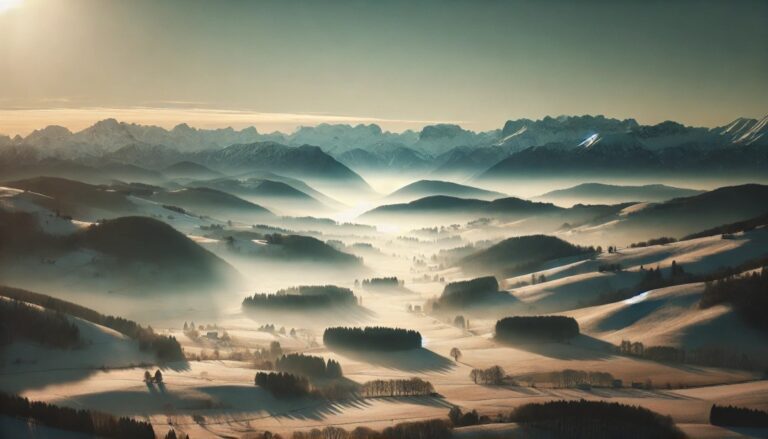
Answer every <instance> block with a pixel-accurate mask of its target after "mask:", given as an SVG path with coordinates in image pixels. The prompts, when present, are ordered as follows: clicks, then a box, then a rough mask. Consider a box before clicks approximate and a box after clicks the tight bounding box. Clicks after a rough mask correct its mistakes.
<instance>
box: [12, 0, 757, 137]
mask: <svg viewBox="0 0 768 439" xmlns="http://www.w3.org/2000/svg"><path fill="white" fill-rule="evenodd" d="M766 23H768V2H766V1H761V0H756V1H747V0H744V1H709V0H696V1H692V0H691V1H688V0H686V1H672V0H650V1H621V0H593V1H558V0H535V1H534V0H526V1H501V0H475V1H472V0H429V1H426V0H425V1H410V0H409V1H405V0H402V1H399V0H391V1H373V0H370V1H365V0H337V1H319V0H304V1H298V0H297V1H293V0H262V1H259V0H216V1H214V0H0V133H5V134H11V135H13V134H17V133H27V132H29V131H31V130H32V129H34V128H39V127H42V126H45V125H48V124H60V125H64V126H68V127H70V128H72V129H79V128H82V127H84V126H87V125H90V124H92V123H93V122H95V121H96V120H99V119H103V118H106V117H115V118H117V119H119V120H125V121H129V122H140V123H156V124H159V125H163V126H169V127H170V126H173V125H175V124H177V123H181V122H188V123H189V124H190V125H193V126H199V127H219V126H230V125H231V126H235V127H244V126H248V125H255V126H256V127H257V129H259V131H261V132H269V131H273V130H275V129H280V130H284V131H285V130H291V129H293V128H295V127H296V126H297V125H314V124H317V123H320V122H332V123H334V122H341V123H379V124H380V125H381V126H382V127H384V128H385V129H391V130H396V131H399V130H402V129H407V128H419V127H421V126H423V125H425V124H429V123H435V122H453V123H460V124H461V125H462V126H465V127H467V128H470V129H475V130H485V129H492V128H499V127H501V126H502V125H503V123H504V121H506V120H507V119H516V118H522V117H527V118H541V117H543V116H546V115H551V116H557V115H562V114H605V115H606V116H610V117H618V118H628V117H632V118H635V119H637V120H638V121H639V122H641V123H656V122H660V121H663V120H668V119H672V120H677V121H680V122H683V123H686V124H689V125H697V126H716V125H722V124H725V123H727V122H728V121H730V120H732V119H735V118H736V117H739V116H746V117H756V118H759V117H763V116H765V115H766V114H768V105H766V103H767V102H768V79H766V78H768V26H766Z"/></svg>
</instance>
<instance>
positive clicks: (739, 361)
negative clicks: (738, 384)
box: [617, 340, 761, 370]
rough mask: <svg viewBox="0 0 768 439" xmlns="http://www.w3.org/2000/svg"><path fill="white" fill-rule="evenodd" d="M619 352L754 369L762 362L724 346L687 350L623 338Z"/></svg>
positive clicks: (700, 363) (676, 361) (653, 358)
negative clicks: (647, 344) (646, 344)
mask: <svg viewBox="0 0 768 439" xmlns="http://www.w3.org/2000/svg"><path fill="white" fill-rule="evenodd" d="M617 350H618V352H619V353H621V354H624V355H631V356H634V357H641V358H646V359H648V360H653V361H661V362H667V363H687V364H696V365H700V366H709V367H731V368H736V369H744V370H753V369H756V368H759V367H760V366H761V363H760V362H759V361H757V360H755V359H753V358H750V357H749V356H748V355H747V354H745V353H743V352H738V351H736V350H734V349H730V348H728V347H723V346H700V347H698V348H696V349H690V350H686V349H683V348H678V347H675V346H645V345H644V344H643V343H641V342H632V341H631V340H622V341H621V344H620V345H619V346H618V347H617Z"/></svg>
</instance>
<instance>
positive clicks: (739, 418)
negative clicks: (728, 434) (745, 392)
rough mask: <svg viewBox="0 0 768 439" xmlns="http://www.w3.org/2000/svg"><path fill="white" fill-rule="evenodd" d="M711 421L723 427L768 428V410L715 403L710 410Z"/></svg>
mask: <svg viewBox="0 0 768 439" xmlns="http://www.w3.org/2000/svg"><path fill="white" fill-rule="evenodd" d="M709 423H710V424H712V425H720V426H723V427H747V428H768V412H764V411H760V410H754V409H748V408H745V407H735V406H731V405H729V406H719V405H717V404H714V405H713V406H712V408H711V409H710V411H709Z"/></svg>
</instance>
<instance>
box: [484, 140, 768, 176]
mask: <svg viewBox="0 0 768 439" xmlns="http://www.w3.org/2000/svg"><path fill="white" fill-rule="evenodd" d="M718 139H719V138H718ZM720 140H722V139H720ZM627 172H634V173H642V174H643V175H648V176H654V175H680V174H684V175H694V176H701V175H702V173H703V172H706V173H707V174H708V175H711V176H717V175H728V174H736V175H759V176H763V175H765V174H766V172H768V148H765V147H760V146H759V145H756V144H750V145H734V144H714V145H713V144H697V143H693V144H691V143H683V144H675V143H672V144H670V146H667V147H664V148H661V149H650V148H648V147H646V146H644V145H643V144H642V142H641V141H640V139H638V136H637V135H629V136H624V137H619V136H617V137H614V138H605V139H602V140H601V139H597V140H595V141H594V143H592V144H590V145H584V146H576V147H574V146H573V145H569V144H564V143H551V144H547V145H544V146H535V147H530V148H527V149H524V150H522V151H519V152H516V153H513V154H511V155H510V156H509V157H507V158H505V159H503V160H502V161H500V162H498V163H496V164H495V165H493V166H492V167H491V168H489V169H488V170H487V171H485V172H483V173H482V174H480V175H479V176H478V177H477V179H478V181H483V180H493V179H505V178H514V177H537V178H548V177H552V176H553V175H557V176H560V177H562V176H565V175H569V176H589V177H593V176H594V175H595V174H599V175H601V176H611V177H617V176H625V175H626V173H627Z"/></svg>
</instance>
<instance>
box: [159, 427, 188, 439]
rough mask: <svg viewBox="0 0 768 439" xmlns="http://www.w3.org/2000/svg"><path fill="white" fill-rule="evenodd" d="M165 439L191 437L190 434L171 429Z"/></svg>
mask: <svg viewBox="0 0 768 439" xmlns="http://www.w3.org/2000/svg"><path fill="white" fill-rule="evenodd" d="M165 439H189V435H188V434H184V433H176V430H174V429H170V430H168V433H166V434H165Z"/></svg>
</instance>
